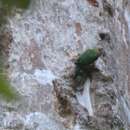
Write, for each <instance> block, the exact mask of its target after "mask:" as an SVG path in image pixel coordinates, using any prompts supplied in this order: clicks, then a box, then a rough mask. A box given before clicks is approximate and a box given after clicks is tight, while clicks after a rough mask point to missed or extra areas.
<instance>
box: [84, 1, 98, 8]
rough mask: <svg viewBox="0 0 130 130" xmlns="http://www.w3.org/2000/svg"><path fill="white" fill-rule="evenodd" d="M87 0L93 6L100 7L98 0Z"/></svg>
mask: <svg viewBox="0 0 130 130" xmlns="http://www.w3.org/2000/svg"><path fill="white" fill-rule="evenodd" d="M86 1H87V2H88V3H89V4H91V5H92V6H95V7H99V3H98V2H97V0H86Z"/></svg>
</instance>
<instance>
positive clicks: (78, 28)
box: [75, 22, 82, 36]
mask: <svg viewBox="0 0 130 130" xmlns="http://www.w3.org/2000/svg"><path fill="white" fill-rule="evenodd" d="M75 30H76V34H77V35H78V36H79V35H80V34H81V31H82V27H81V24H80V23H79V22H76V23H75Z"/></svg>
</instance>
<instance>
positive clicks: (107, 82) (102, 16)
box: [0, 0, 130, 130]
mask: <svg viewBox="0 0 130 130" xmlns="http://www.w3.org/2000/svg"><path fill="white" fill-rule="evenodd" d="M129 10H130V9H129V2H128V1H127V0H97V1H96V0H32V2H31V5H30V7H29V9H28V10H26V11H25V12H24V13H22V14H21V13H19V12H17V13H16V14H15V16H14V17H12V18H10V19H9V24H8V25H7V27H6V30H5V31H3V32H1V34H2V35H1V40H0V42H1V43H2V44H4V43H7V45H8V49H6V50H8V56H7V58H8V75H9V78H10V82H11V84H12V85H13V86H14V87H15V88H16V89H17V90H18V91H19V93H20V94H21V100H20V101H18V102H13V103H8V104H7V103H6V102H4V101H1V103H0V108H1V109H0V127H1V128H0V130H7V129H8V130H129V129H130V81H129V80H130V78H129V69H130V68H129V66H130V65H129V63H130V61H129V59H130V56H129V51H130V49H129V44H130V43H129V41H130V40H129V28H130V27H129V26H130V24H129V22H130V11H129ZM3 34H4V36H3ZM10 38H11V40H10ZM94 47H102V48H103V50H104V54H103V55H102V56H101V57H100V58H99V59H98V60H97V61H96V63H95V66H96V68H98V69H99V70H100V71H98V72H93V73H92V74H91V79H90V78H87V79H86V81H85V82H84V84H82V85H81V86H77V84H76V83H75V81H74V80H73V75H74V69H75V64H74V63H75V60H76V58H77V57H78V54H80V53H82V52H84V51H85V50H86V49H89V48H94ZM75 87H81V88H82V91H78V90H77V89H76V90H75V89H74V88H75Z"/></svg>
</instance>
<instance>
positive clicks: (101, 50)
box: [98, 47, 104, 55]
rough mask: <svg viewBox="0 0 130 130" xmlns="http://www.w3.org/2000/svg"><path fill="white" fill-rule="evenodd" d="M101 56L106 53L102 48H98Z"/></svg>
mask: <svg viewBox="0 0 130 130" xmlns="http://www.w3.org/2000/svg"><path fill="white" fill-rule="evenodd" d="M98 52H99V55H102V54H103V53H104V50H103V48H102V47H100V48H98Z"/></svg>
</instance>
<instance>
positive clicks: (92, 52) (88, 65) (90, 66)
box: [74, 48, 103, 86]
mask: <svg viewBox="0 0 130 130" xmlns="http://www.w3.org/2000/svg"><path fill="white" fill-rule="evenodd" d="M102 52H103V49H102V48H93V49H88V50H86V51H85V52H84V53H82V54H81V55H80V56H79V58H78V59H77V61H76V63H75V64H76V67H75V75H74V79H75V82H76V84H77V85H78V86H80V85H81V84H83V83H84V82H85V81H86V78H87V77H91V72H93V71H95V70H98V69H96V68H95V66H94V62H95V61H96V60H97V59H98V57H99V56H101V54H102Z"/></svg>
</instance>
